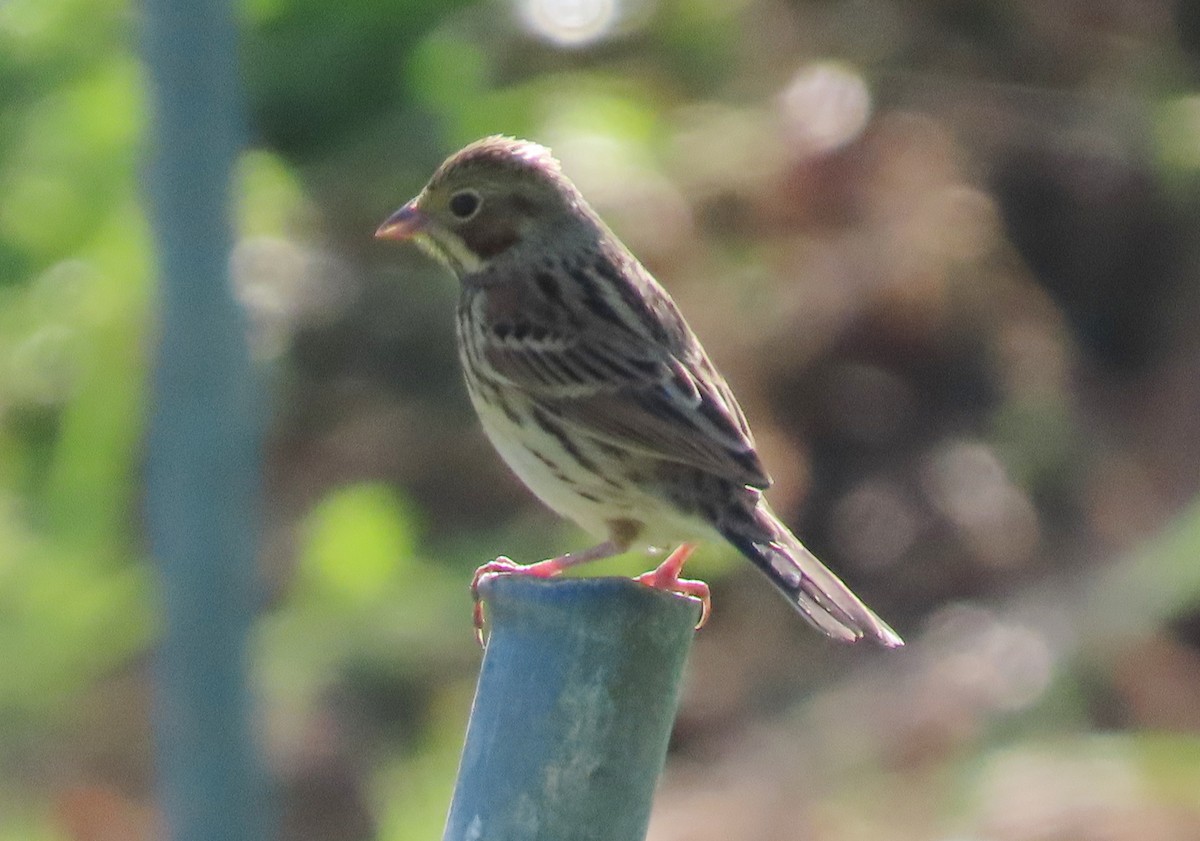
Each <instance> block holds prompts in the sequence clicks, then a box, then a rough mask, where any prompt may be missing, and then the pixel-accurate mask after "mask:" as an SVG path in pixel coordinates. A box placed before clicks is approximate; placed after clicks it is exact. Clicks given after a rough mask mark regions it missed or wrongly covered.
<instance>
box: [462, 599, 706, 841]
mask: <svg viewBox="0 0 1200 841" xmlns="http://www.w3.org/2000/svg"><path fill="white" fill-rule="evenodd" d="M482 592H483V595H484V596H485V598H486V599H487V610H488V618H489V620H490V626H491V627H490V630H491V633H490V635H489V637H488V643H487V651H486V653H485V654H484V658H483V666H482V668H481V670H480V674H479V685H478V688H477V689H476V692H475V704H474V707H473V708H472V710H471V721H470V724H469V726H468V728H467V739H466V746H465V747H464V748H463V755H462V762H461V764H460V766H459V771H458V782H457V785H456V787H455V791H454V799H453V802H452V803H451V806H450V816H449V818H448V819H447V821H446V830H445V834H444V835H443V841H642V839H644V838H645V835H646V827H647V824H648V823H649V820H650V805H651V801H652V799H653V796H654V788H655V785H656V783H657V781H658V776H659V774H660V773H661V771H662V767H663V761H664V760H665V759H666V755H667V742H668V740H669V739H670V735H671V727H672V725H673V723H674V721H675V712H676V708H677V706H678V703H679V687H680V683H681V680H682V675H683V667H684V663H685V661H686V659H687V654H688V651H689V650H690V648H691V641H692V636H693V632H694V627H695V624H696V620H697V619H699V618H700V609H699V604H698V603H697V602H696V601H695V600H693V599H688V598H685V597H683V596H676V595H672V594H669V593H663V592H661V591H659V590H652V589H650V588H648V587H643V586H641V585H640V584H635V583H634V582H632V581H630V580H628V579H621V578H593V579H560V580H550V581H547V580H544V579H538V578H532V577H528V576H520V575H512V576H499V577H497V578H494V579H488V580H486V581H485V583H484V586H483V588H482Z"/></svg>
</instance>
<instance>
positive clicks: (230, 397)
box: [144, 0, 265, 841]
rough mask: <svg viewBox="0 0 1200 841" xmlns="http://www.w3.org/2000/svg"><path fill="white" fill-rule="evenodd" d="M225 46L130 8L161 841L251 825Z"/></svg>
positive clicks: (233, 140) (242, 372)
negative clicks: (157, 596)
mask: <svg viewBox="0 0 1200 841" xmlns="http://www.w3.org/2000/svg"><path fill="white" fill-rule="evenodd" d="M235 34H236V33H235V28H234V25H233V19H232V16H231V10H230V9H229V7H228V4H227V3H226V2H224V0H148V2H147V3H146V5H145V40H144V48H145V55H146V59H147V63H148V65H149V68H150V72H151V80H152V82H153V88H152V104H153V107H154V111H153V113H154V119H155V122H154V136H153V148H154V157H153V161H152V166H151V169H150V172H149V195H150V199H151V208H152V219H153V225H154V229H155V234H156V238H157V244H158V253H159V266H160V270H161V277H162V282H161V285H160V330H161V334H160V335H161V345H160V348H159V357H158V361H157V371H156V376H155V383H154V402H153V405H154V417H153V421H152V430H151V440H150V454H149V468H148V470H149V475H148V513H149V520H150V535H151V542H152V548H153V551H154V555H155V557H156V558H157V560H158V562H159V563H160V564H161V571H162V575H161V583H162V600H163V601H162V605H163V615H164V626H163V639H162V644H161V649H160V652H159V663H158V709H157V721H156V725H157V738H158V745H157V750H158V760H159V772H160V780H161V782H160V785H161V792H162V797H163V810H164V813H165V816H166V820H167V826H168V829H169V831H170V835H171V837H172V838H173V839H175V841H201V839H228V841H237V839H251V838H254V839H258V838H262V837H263V830H264V827H265V818H264V815H263V807H262V802H261V797H260V796H259V795H260V794H261V780H260V775H259V768H258V763H257V761H256V757H255V752H254V750H253V747H252V746H253V742H254V740H253V738H252V737H251V732H250V727H249V724H248V703H247V700H248V699H247V690H246V680H245V657H246V654H245V648H246V646H245V643H246V638H247V634H248V631H249V627H250V622H251V618H252V610H251V605H252V600H253V580H254V569H255V563H254V561H255V538H256V535H255V525H256V524H255V510H256V502H257V491H258V488H257V482H258V479H257V477H258V473H259V458H260V456H259V428H258V423H257V419H256V418H255V415H254V405H255V397H256V394H255V389H254V383H253V382H252V379H251V371H250V365H249V359H248V356H247V350H246V346H245V339H244V328H243V324H242V319H241V315H240V313H239V312H238V309H237V307H236V305H235V303H234V301H233V298H232V296H231V292H230V286H229V280H228V275H227V271H228V269H227V264H228V258H229V252H230V247H231V243H232V234H231V231H230V224H229V213H228V209H229V208H228V205H229V194H230V186H229V185H230V173H231V170H232V167H233V165H234V162H235V159H236V156H237V153H238V150H239V147H240V143H241V120H240V105H241V103H240V102H239V99H238V95H237V91H238V89H239V79H238V70H237V56H236V50H235V46H236V39H235Z"/></svg>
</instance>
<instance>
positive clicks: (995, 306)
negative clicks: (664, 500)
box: [0, 0, 1200, 841]
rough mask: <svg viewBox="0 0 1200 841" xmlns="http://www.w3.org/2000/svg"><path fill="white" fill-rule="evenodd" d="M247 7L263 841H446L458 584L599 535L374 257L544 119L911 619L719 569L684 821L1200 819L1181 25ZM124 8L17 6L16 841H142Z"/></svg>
mask: <svg viewBox="0 0 1200 841" xmlns="http://www.w3.org/2000/svg"><path fill="white" fill-rule="evenodd" d="M238 16H239V21H240V26H241V32H242V36H243V42H242V48H243V70H244V80H245V88H246V106H247V108H246V110H247V115H248V141H247V151H246V153H245V154H244V156H243V158H242V160H241V162H240V169H239V181H238V184H237V190H236V193H237V217H238V245H237V248H236V252H235V253H234V255H233V262H232V265H233V272H234V275H235V285H236V295H237V297H238V299H239V300H240V301H241V302H242V304H243V305H244V308H245V311H246V314H247V323H248V325H249V336H248V340H249V342H250V344H251V347H252V350H253V354H254V358H255V360H256V364H257V365H258V366H259V367H260V369H261V373H262V376H263V381H264V382H265V383H268V384H269V387H268V388H266V389H264V390H263V391H262V392H261V393H260V396H261V398H262V400H263V403H264V405H263V406H262V413H263V415H264V416H265V417H267V418H268V421H267V425H268V431H267V439H266V444H265V446H266V473H265V476H264V493H265V499H264V506H263V508H264V524H263V534H262V552H261V582H262V585H261V594H260V604H261V614H260V616H259V618H258V620H257V622H256V625H255V633H254V639H253V650H252V652H251V660H252V677H253V682H254V694H255V699H256V705H257V709H256V714H257V722H256V731H257V732H258V733H259V734H260V736H261V748H262V751H263V753H264V755H265V756H266V757H267V763H268V765H269V768H270V771H271V774H272V777H273V785H274V787H275V789H276V792H277V795H278V807H279V808H278V813H279V819H280V821H281V824H282V828H281V833H280V837H281V838H283V839H285V841H294V840H295V839H305V840H306V841H307V840H309V839H311V841H321V840H322V839H381V841H409V839H413V841H416V839H432V838H439V837H440V834H441V827H442V822H443V819H444V815H445V809H446V807H447V804H448V803H449V798H450V792H451V786H452V782H453V775H454V771H455V766H456V763H457V758H458V751H459V748H460V746H461V740H462V734H463V730H464V726H465V722H466V718H467V714H468V709H469V704H470V698H471V692H472V689H473V685H474V679H475V674H476V669H477V666H478V663H479V658H480V652H479V650H478V648H477V647H476V645H475V642H474V640H473V638H472V634H471V628H470V620H469V613H470V604H469V597H468V594H467V590H466V583H467V581H468V580H469V576H470V573H471V571H472V570H473V569H474V567H475V566H476V565H477V564H479V563H481V562H483V561H485V560H488V559H490V558H491V557H493V556H495V555H497V554H500V553H504V554H508V555H511V556H513V557H515V558H518V559H521V560H536V559H540V558H543V557H548V556H551V555H553V554H557V553H560V552H562V551H564V550H567V549H572V548H579V547H581V546H584V545H586V542H587V538H586V537H585V536H583V535H581V534H579V533H578V532H577V531H575V530H574V528H573V527H571V526H568V525H566V524H563V523H560V522H558V521H556V520H555V519H554V518H553V517H552V516H551V515H550V514H548V513H547V512H546V511H544V510H543V509H542V508H541V507H540V506H539V505H538V504H537V503H536V502H535V501H533V499H532V498H531V497H530V495H529V494H528V493H527V492H525V491H524V490H523V489H521V488H520V487H519V486H518V485H517V484H516V482H515V480H513V479H512V478H510V477H509V475H508V474H507V472H506V471H505V469H504V468H503V466H502V464H501V463H500V461H499V459H498V458H497V457H496V456H495V455H494V454H493V453H492V451H491V449H490V447H489V446H488V444H487V443H486V441H485V440H484V439H483V437H482V434H481V432H480V430H479V428H478V427H477V425H476V422H475V420H474V418H473V416H472V414H471V411H470V408H469V405H468V404H467V401H466V398H465V395H464V391H463V388H462V386H461V384H460V381H459V374H458V370H457V361H456V358H455V351H454V344H453V341H454V340H453V327H452V320H453V308H454V300H455V296H456V289H455V284H454V282H453V281H452V280H451V279H450V278H449V277H448V276H447V275H446V274H445V273H444V272H443V271H442V270H440V269H439V268H438V267H437V266H435V265H431V264H430V262H429V261H427V260H426V259H424V258H422V257H421V256H420V255H419V254H417V253H415V250H414V249H409V248H401V247H396V246H394V245H387V244H380V243H376V242H374V241H373V240H372V238H371V234H372V232H373V231H374V228H375V226H376V225H377V224H378V223H379V222H380V221H381V220H382V219H383V218H384V216H385V215H387V213H388V212H390V211H391V210H393V209H394V208H395V207H397V206H398V205H399V204H400V203H401V202H403V201H404V200H406V199H407V198H409V197H410V196H411V195H412V194H414V193H415V192H416V191H417V190H418V189H419V188H420V187H421V186H422V184H423V183H424V181H425V179H426V178H427V177H428V175H429V174H430V173H431V172H432V170H433V168H434V167H435V166H436V165H437V164H438V163H439V162H440V161H441V159H442V158H444V157H445V156H446V155H447V154H449V153H450V152H452V151H454V150H456V149H457V148H459V147H460V146H461V145H463V144H465V143H466V142H468V141H470V140H473V139H476V138H477V137H480V136H483V135H486V134H492V133H497V132H504V133H511V134H516V135H519V136H524V137H528V138H531V139H534V140H537V141H540V142H542V143H545V144H547V145H550V146H551V147H552V148H553V149H554V150H555V152H556V154H558V156H559V157H560V158H561V159H562V161H563V165H564V167H565V169H566V171H567V173H568V174H569V175H570V176H571V177H572V178H573V179H574V180H575V181H576V182H577V183H578V185H579V186H580V188H581V189H582V190H583V192H584V193H585V194H586V195H587V196H588V197H589V198H590V200H591V201H592V203H593V204H594V205H595V206H596V208H597V209H598V210H599V211H600V213H601V214H602V215H603V216H604V217H605V219H606V220H607V221H608V222H609V223H610V225H611V226H612V227H613V228H614V229H615V230H616V231H617V232H618V234H619V235H621V236H622V237H623V238H624V239H625V241H626V243H627V244H628V245H629V246H630V247H631V248H632V250H633V251H634V252H635V253H637V254H638V255H639V256H640V257H641V259H642V260H643V262H645V263H646V265H647V266H648V267H649V268H650V270H651V271H653V272H654V273H655V274H656V275H657V276H658V277H659V279H660V280H661V281H662V282H663V283H664V284H665V285H666V286H667V287H668V288H669V289H670V290H671V292H672V294H673V295H675V297H676V299H677V301H678V303H679V304H680V306H681V308H682V309H683V311H684V312H685V313H686V314H687V316H688V318H689V319H690V321H691V323H692V326H693V327H694V328H695V329H696V331H697V332H698V333H699V334H700V336H701V338H702V339H703V340H704V342H705V344H706V346H707V348H708V350H709V352H710V354H711V355H712V356H713V357H714V359H715V361H716V363H717V364H718V365H719V366H720V367H721V368H722V369H723V370H724V372H725V373H726V375H727V376H728V378H729V380H730V381H731V383H732V385H733V386H734V388H735V390H736V391H737V393H738V395H739V396H740V398H741V400H742V403H743V405H744V408H745V409H746V411H747V414H748V415H749V416H750V419H751V422H752V423H753V425H754V427H755V429H756V432H757V435H758V438H759V442H760V445H761V449H762V451H763V454H764V459H765V461H766V463H767V464H768V465H769V467H770V470H771V473H772V474H773V476H774V477H775V479H776V481H777V485H776V487H775V488H774V489H773V490H772V492H771V499H772V500H773V502H774V504H775V506H776V508H777V509H778V510H779V511H780V512H781V513H782V514H783V515H784V517H785V519H787V520H788V521H789V522H790V523H791V524H792V525H794V526H795V527H796V529H797V531H798V533H799V534H800V535H801V536H802V537H803V538H804V539H805V540H806V541H807V542H808V544H809V545H810V546H811V547H812V548H813V549H814V550H815V551H816V552H817V553H818V555H820V556H821V557H823V558H824V559H826V561H828V562H829V563H830V565H831V566H833V567H834V568H835V569H837V570H839V571H840V572H841V573H842V574H843V576H844V577H845V578H846V579H847V580H848V581H849V582H850V583H851V584H852V585H854V586H855V588H856V589H857V590H858V592H859V593H860V594H861V595H862V596H863V597H864V598H865V599H866V601H868V602H869V603H870V604H871V605H872V606H873V607H875V609H876V610H877V611H878V612H879V613H880V614H881V615H882V616H884V617H885V618H887V619H888V621H889V622H891V624H893V625H894V626H895V627H896V628H897V630H898V631H900V632H901V634H903V635H904V636H905V637H906V638H907V639H908V641H909V643H910V644H909V647H907V648H905V649H904V650H902V651H900V652H895V653H884V652H879V651H873V650H869V649H866V648H847V647H838V646H834V645H831V644H828V643H826V642H824V641H823V640H821V639H819V638H817V636H816V635H815V634H813V633H812V632H810V631H809V629H808V628H807V627H806V626H805V625H804V624H803V623H802V622H800V621H799V620H798V619H797V618H796V617H795V616H794V615H792V614H791V612H790V610H789V609H788V607H787V605H786V604H784V603H783V601H782V600H780V599H778V598H776V597H775V596H774V595H772V593H771V592H770V590H769V589H768V587H767V585H766V584H765V583H764V582H763V581H761V580H759V578H758V577H757V575H756V573H754V572H753V570H752V569H751V568H750V567H749V565H748V564H745V563H742V562H740V561H738V560H737V559H736V558H734V557H732V555H731V554H730V553H729V552H727V551H723V550H722V549H720V548H719V547H708V548H706V549H705V550H704V552H703V553H701V554H700V555H699V556H698V557H697V560H696V561H695V564H694V567H690V569H692V570H693V571H694V572H695V573H696V574H698V575H700V576H702V577H706V578H708V579H709V580H710V581H711V583H712V587H713V594H714V601H715V608H716V610H715V615H714V617H713V619H712V621H711V623H710V624H709V625H708V627H706V628H705V629H704V630H703V631H702V632H701V633H700V634H699V636H698V638H697V640H696V644H695V649H694V652H693V657H692V662H691V666H690V672H689V677H688V682H687V687H686V691H685V697H684V699H683V706H682V709H681V712H680V717H679V721H678V726H677V729H676V733H675V736H674V738H673V741H672V749H671V754H670V756H669V758H668V764H667V770H666V774H665V777H664V780H663V783H662V786H661V789H660V791H659V794H658V797H657V801H656V804H657V805H656V811H655V815H654V818H653V821H652V825H651V831H650V838H651V841H676V840H677V841H683V840H684V839H694V840H695V841H709V839H712V841H717V839H729V838H738V839H743V840H744V841H787V839H823V840H824V839H828V841H853V840H854V839H866V838H877V837H888V838H891V839H930V841H1073V840H1074V839H1083V840H1084V841H1086V839H1105V841H1124V839H1137V841H1175V839H1196V838H1200V503H1198V502H1197V499H1196V495H1197V490H1198V487H1200V328H1198V327H1197V324H1198V322H1200V236H1198V234H1200V224H1198V222H1197V220H1198V219H1200V4H1196V3H1193V2H1188V0H1173V2H1172V0H1054V1H1053V2H1045V0H978V2H973V3H959V2H948V0H791V1H790V2H788V0H730V1H729V2H727V1H726V0H510V1H509V2H501V0H496V1H495V2H480V3H469V2H465V1H464V0H458V1H457V2H440V1H439V2H434V0H401V2H393V3H385V2H381V1H380V0H344V2H340V3H328V2H319V1H318V0H244V2H243V3H241V4H240V5H239V8H238ZM138 26H139V20H138V10H137V7H136V6H134V5H132V4H129V3H126V2H121V0H4V2H2V3H0V196H2V198H0V839H4V841H8V839H14V841H15V839H22V841H24V839H34V841H39V840H40V839H47V841H49V839H53V840H54V841H75V840H76V839H87V840H88V841H91V840H92V839H95V840H96V841H99V840H100V839H110V838H121V839H154V838H159V837H161V829H160V823H159V816H158V815H157V812H156V809H155V804H154V791H153V768H152V752H151V736H150V723H149V709H150V698H151V695H150V693H151V669H150V663H151V654H152V649H153V645H154V640H155V635H156V631H157V620H156V603H155V573H154V568H153V565H152V563H151V561H150V559H149V558H148V552H147V549H146V543H145V539H144V517H143V513H142V495H143V492H142V488H143V466H144V460H145V430H146V418H147V414H148V410H149V407H148V405H147V401H148V396H147V394H148V393H147V375H148V371H149V369H150V365H151V362H152V359H151V357H152V354H153V349H154V347H155V343H156V336H155V330H154V303H153V301H154V278H153V254H152V251H151V247H150V239H149V233H148V225H147V221H146V217H145V213H144V209H143V204H144V202H143V198H144V183H143V172H144V163H145V161H144V158H145V154H144V153H145V148H146V147H145V136H146V131H147V123H148V115H147V112H146V107H145V102H146V96H145V85H146V77H145V72H144V69H143V67H142V66H141V64H140V62H139V58H138V53H137V44H138V32H139V29H138ZM648 564H649V561H648V560H647V559H644V558H640V557H631V558H625V559H621V560H618V561H614V562H609V563H607V564H606V565H601V566H600V567H599V568H598V569H596V570H594V572H606V573H621V574H628V573H634V572H638V571H641V570H642V569H645V568H647V567H648Z"/></svg>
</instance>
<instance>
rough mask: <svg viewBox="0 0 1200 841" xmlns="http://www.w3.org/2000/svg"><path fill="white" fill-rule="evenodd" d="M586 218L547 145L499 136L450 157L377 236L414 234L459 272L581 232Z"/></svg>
mask: <svg viewBox="0 0 1200 841" xmlns="http://www.w3.org/2000/svg"><path fill="white" fill-rule="evenodd" d="M591 218H592V214H591V211H590V210H588V209H587V207H586V205H585V204H584V203H583V199H582V198H580V196H579V192H578V191H577V190H576V189H575V187H574V185H572V184H571V182H570V181H569V180H568V179H567V178H566V176H564V175H563V174H562V171H561V169H560V167H559V164H558V161H557V160H555V159H554V157H553V156H552V155H551V154H550V150H549V149H547V148H546V147H544V146H539V145H538V144H536V143H530V142H528V141H525V140H515V139H513V138H510V137H500V136H497V137H487V138H484V139H483V140H479V141H476V142H475V143H472V144H471V145H470V146H467V147H466V148H465V149H463V150H462V151H460V152H458V153H456V154H455V155H453V156H451V157H450V158H449V159H448V160H447V161H446V162H445V163H443V164H442V165H441V166H440V167H439V168H438V170H437V172H435V173H434V174H433V177H432V178H431V179H430V180H429V183H428V184H427V185H425V189H423V190H422V191H421V192H420V193H419V194H418V195H417V197H416V198H414V199H413V200H412V201H410V202H408V204H406V205H404V206H403V207H401V208H400V209H399V210H397V211H396V212H395V213H393V214H392V215H391V216H389V217H388V218H387V219H386V220H385V221H384V223H383V224H382V225H380V226H379V229H378V230H376V231H375V236H376V237H377V238H379V239H392V240H413V241H414V242H416V243H417V245H419V246H420V247H421V248H422V249H423V250H425V251H426V252H428V253H429V254H431V255H433V256H434V257H436V258H437V259H439V260H441V261H442V262H444V263H446V264H447V265H448V266H450V268H451V269H453V270H454V272H455V273H456V274H457V275H458V276H459V277H463V276H465V275H470V274H474V273H476V272H479V271H482V270H483V269H485V268H487V267H488V266H489V265H491V264H492V263H493V261H495V260H497V259H502V258H505V257H507V256H509V255H511V254H513V253H514V252H520V251H522V250H523V249H525V248H530V247H537V246H538V245H539V244H540V243H546V242H549V241H551V240H553V241H555V242H556V243H557V244H558V245H559V246H560V247H561V246H562V245H563V244H565V241H567V240H570V239H573V238H577V237H579V236H580V234H583V235H585V236H586V234H587V231H588V229H589V223H588V220H590V219H591Z"/></svg>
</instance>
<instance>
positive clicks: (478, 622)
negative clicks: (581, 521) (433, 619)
mask: <svg viewBox="0 0 1200 841" xmlns="http://www.w3.org/2000/svg"><path fill="white" fill-rule="evenodd" d="M625 549H626V547H625V546H622V545H621V544H619V543H617V542H616V541H615V540H606V541H604V542H603V543H598V544H596V545H595V546H592V547H591V548H588V549H583V550H581V551H579V552H568V553H567V554H565V555H559V556H558V557H557V558H550V559H549V560H545V561H538V562H537V563H536V564H519V563H517V562H516V561H514V560H512V559H511V558H506V557H504V556H503V555H501V556H500V557H498V558H496V559H495V560H494V561H488V562H487V563H486V564H484V565H483V566H481V567H480V568H479V569H477V570H475V575H474V577H472V578H471V598H472V599H473V600H474V602H475V607H474V610H473V611H472V614H471V615H472V620H473V622H474V625H475V638H476V639H478V640H479V644H480V645H483V599H481V598H480V596H479V585H480V584H482V583H483V582H484V581H485V580H486V579H488V578H492V577H494V576H497V575H532V576H534V577H535V578H552V577H553V576H555V575H558V574H559V573H560V572H562V571H563V570H564V569H569V568H571V567H573V566H578V565H579V564H586V563H587V562H588V561H599V560H601V559H602V558H611V557H612V556H613V555H619V554H621V553H622V552H624V551H625Z"/></svg>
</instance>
